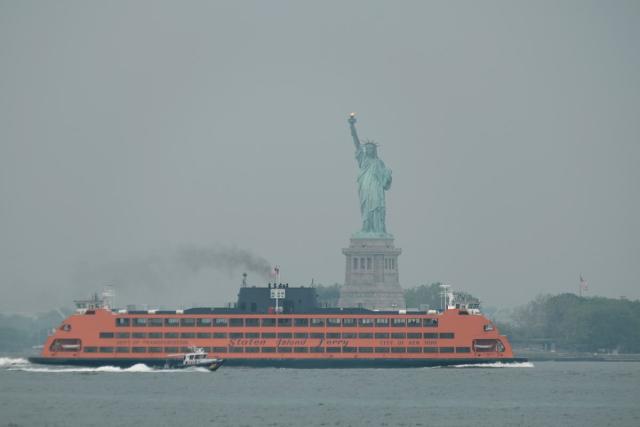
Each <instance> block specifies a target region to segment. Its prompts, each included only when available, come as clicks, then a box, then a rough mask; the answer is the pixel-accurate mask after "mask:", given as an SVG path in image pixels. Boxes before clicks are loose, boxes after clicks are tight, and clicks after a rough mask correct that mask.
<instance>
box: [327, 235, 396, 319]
mask: <svg viewBox="0 0 640 427" xmlns="http://www.w3.org/2000/svg"><path fill="white" fill-rule="evenodd" d="M401 252H402V250H401V249H400V248H396V247H395V246H394V245H393V236H391V235H384V236H379V237H377V236H376V237H373V236H372V237H365V236H362V235H359V234H356V235H355V236H354V237H352V238H351V244H350V245H349V247H348V248H345V249H343V250H342V253H343V254H344V255H345V256H346V274H345V283H344V286H343V287H342V290H341V292H340V300H339V301H338V306H340V307H345V308H347V307H362V308H369V309H372V310H400V309H404V308H405V301H404V292H403V290H402V288H401V287H400V282H399V273H398V256H399V255H400V253H401Z"/></svg>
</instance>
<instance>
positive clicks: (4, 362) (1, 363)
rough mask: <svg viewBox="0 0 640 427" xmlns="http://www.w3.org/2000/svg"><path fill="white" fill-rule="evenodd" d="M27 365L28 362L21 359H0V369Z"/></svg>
mask: <svg viewBox="0 0 640 427" xmlns="http://www.w3.org/2000/svg"><path fill="white" fill-rule="evenodd" d="M28 364H29V361H28V360H27V359H25V358H23V357H0V368H4V367H7V366H18V365H28Z"/></svg>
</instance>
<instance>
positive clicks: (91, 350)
mask: <svg viewBox="0 0 640 427" xmlns="http://www.w3.org/2000/svg"><path fill="white" fill-rule="evenodd" d="M203 350H204V351H206V352H213V353H470V352H471V347H334V346H328V347H255V346H250V347H203ZM83 351H84V352H85V353H114V352H115V353H181V352H182V353H187V352H189V351H191V350H190V347H93V346H92V347H84V349H83Z"/></svg>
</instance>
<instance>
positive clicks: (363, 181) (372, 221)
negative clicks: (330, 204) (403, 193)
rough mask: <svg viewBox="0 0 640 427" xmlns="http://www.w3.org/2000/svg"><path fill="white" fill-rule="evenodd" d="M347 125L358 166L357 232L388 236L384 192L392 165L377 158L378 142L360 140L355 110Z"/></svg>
mask: <svg viewBox="0 0 640 427" xmlns="http://www.w3.org/2000/svg"><path fill="white" fill-rule="evenodd" d="M349 125H350V127H351V136H352V137H353V143H354V145H355V147H356V160H357V162H358V167H359V168H360V173H359V174H358V195H359V196H360V214H361V215H362V230H361V231H360V232H359V233H357V234H361V235H372V234H375V235H384V236H387V228H386V226H385V215H386V205H385V200H384V192H385V191H387V190H388V189H389V188H391V169H389V168H387V167H386V166H385V164H384V162H383V161H382V160H380V159H379V158H378V145H377V144H376V143H375V142H373V141H368V140H367V141H365V142H364V143H363V144H361V143H360V139H359V138H358V132H357V131H356V117H355V113H351V114H350V115H349Z"/></svg>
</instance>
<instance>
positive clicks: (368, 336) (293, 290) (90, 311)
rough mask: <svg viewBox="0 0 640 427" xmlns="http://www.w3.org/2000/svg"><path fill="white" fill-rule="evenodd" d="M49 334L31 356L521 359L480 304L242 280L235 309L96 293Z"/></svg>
mask: <svg viewBox="0 0 640 427" xmlns="http://www.w3.org/2000/svg"><path fill="white" fill-rule="evenodd" d="M76 305H77V307H78V310H77V312H76V313H75V314H73V315H71V316H69V317H68V318H67V319H65V320H64V321H63V323H62V324H61V325H60V326H59V327H58V328H57V329H56V330H55V332H54V333H53V334H52V335H51V336H49V337H48V339H47V341H46V343H45V345H44V347H43V350H42V353H41V354H40V355H39V356H37V357H31V358H30V359H29V360H30V361H31V362H34V363H44V364H61V365H85V366H102V365H115V366H131V365H134V364H136V363H144V364H147V365H150V366H164V365H166V363H167V360H169V358H170V356H171V355H172V354H175V353H177V352H188V351H189V348H192V347H194V346H195V347H198V348H202V349H203V350H204V351H206V352H207V353H209V354H210V355H212V356H214V357H216V358H222V359H224V360H225V365H227V366H234V365H243V366H276V367H299V368H329V367H419V366H434V365H458V364H478V363H491V362H503V363H510V362H523V361H526V359H523V358H516V357H514V356H513V352H512V349H511V346H510V344H509V342H508V340H507V337H506V336H503V335H500V333H499V331H498V329H497V328H496V326H495V325H494V323H493V322H491V321H490V320H489V319H487V318H486V317H484V316H483V315H482V314H481V313H480V311H479V309H478V307H477V305H459V304H458V305H456V304H453V303H452V302H451V301H450V300H449V302H448V303H446V304H445V306H446V308H445V309H444V310H438V311H435V310H427V311H412V310H399V311H398V310H396V311H375V310H367V309H363V308H323V307H319V306H318V303H317V299H316V294H315V289H314V288H310V287H304V286H303V287H289V286H288V285H283V284H279V285H275V284H274V285H271V284H269V286H268V287H242V288H240V292H239V294H238V302H237V303H236V305H235V306H234V307H222V308H208V307H206V308H190V309H185V310H171V311H167V310H117V309H112V308H110V307H109V305H108V304H106V303H105V300H104V299H101V298H99V297H98V296H97V295H96V296H95V297H94V298H93V299H92V300H86V301H76Z"/></svg>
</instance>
